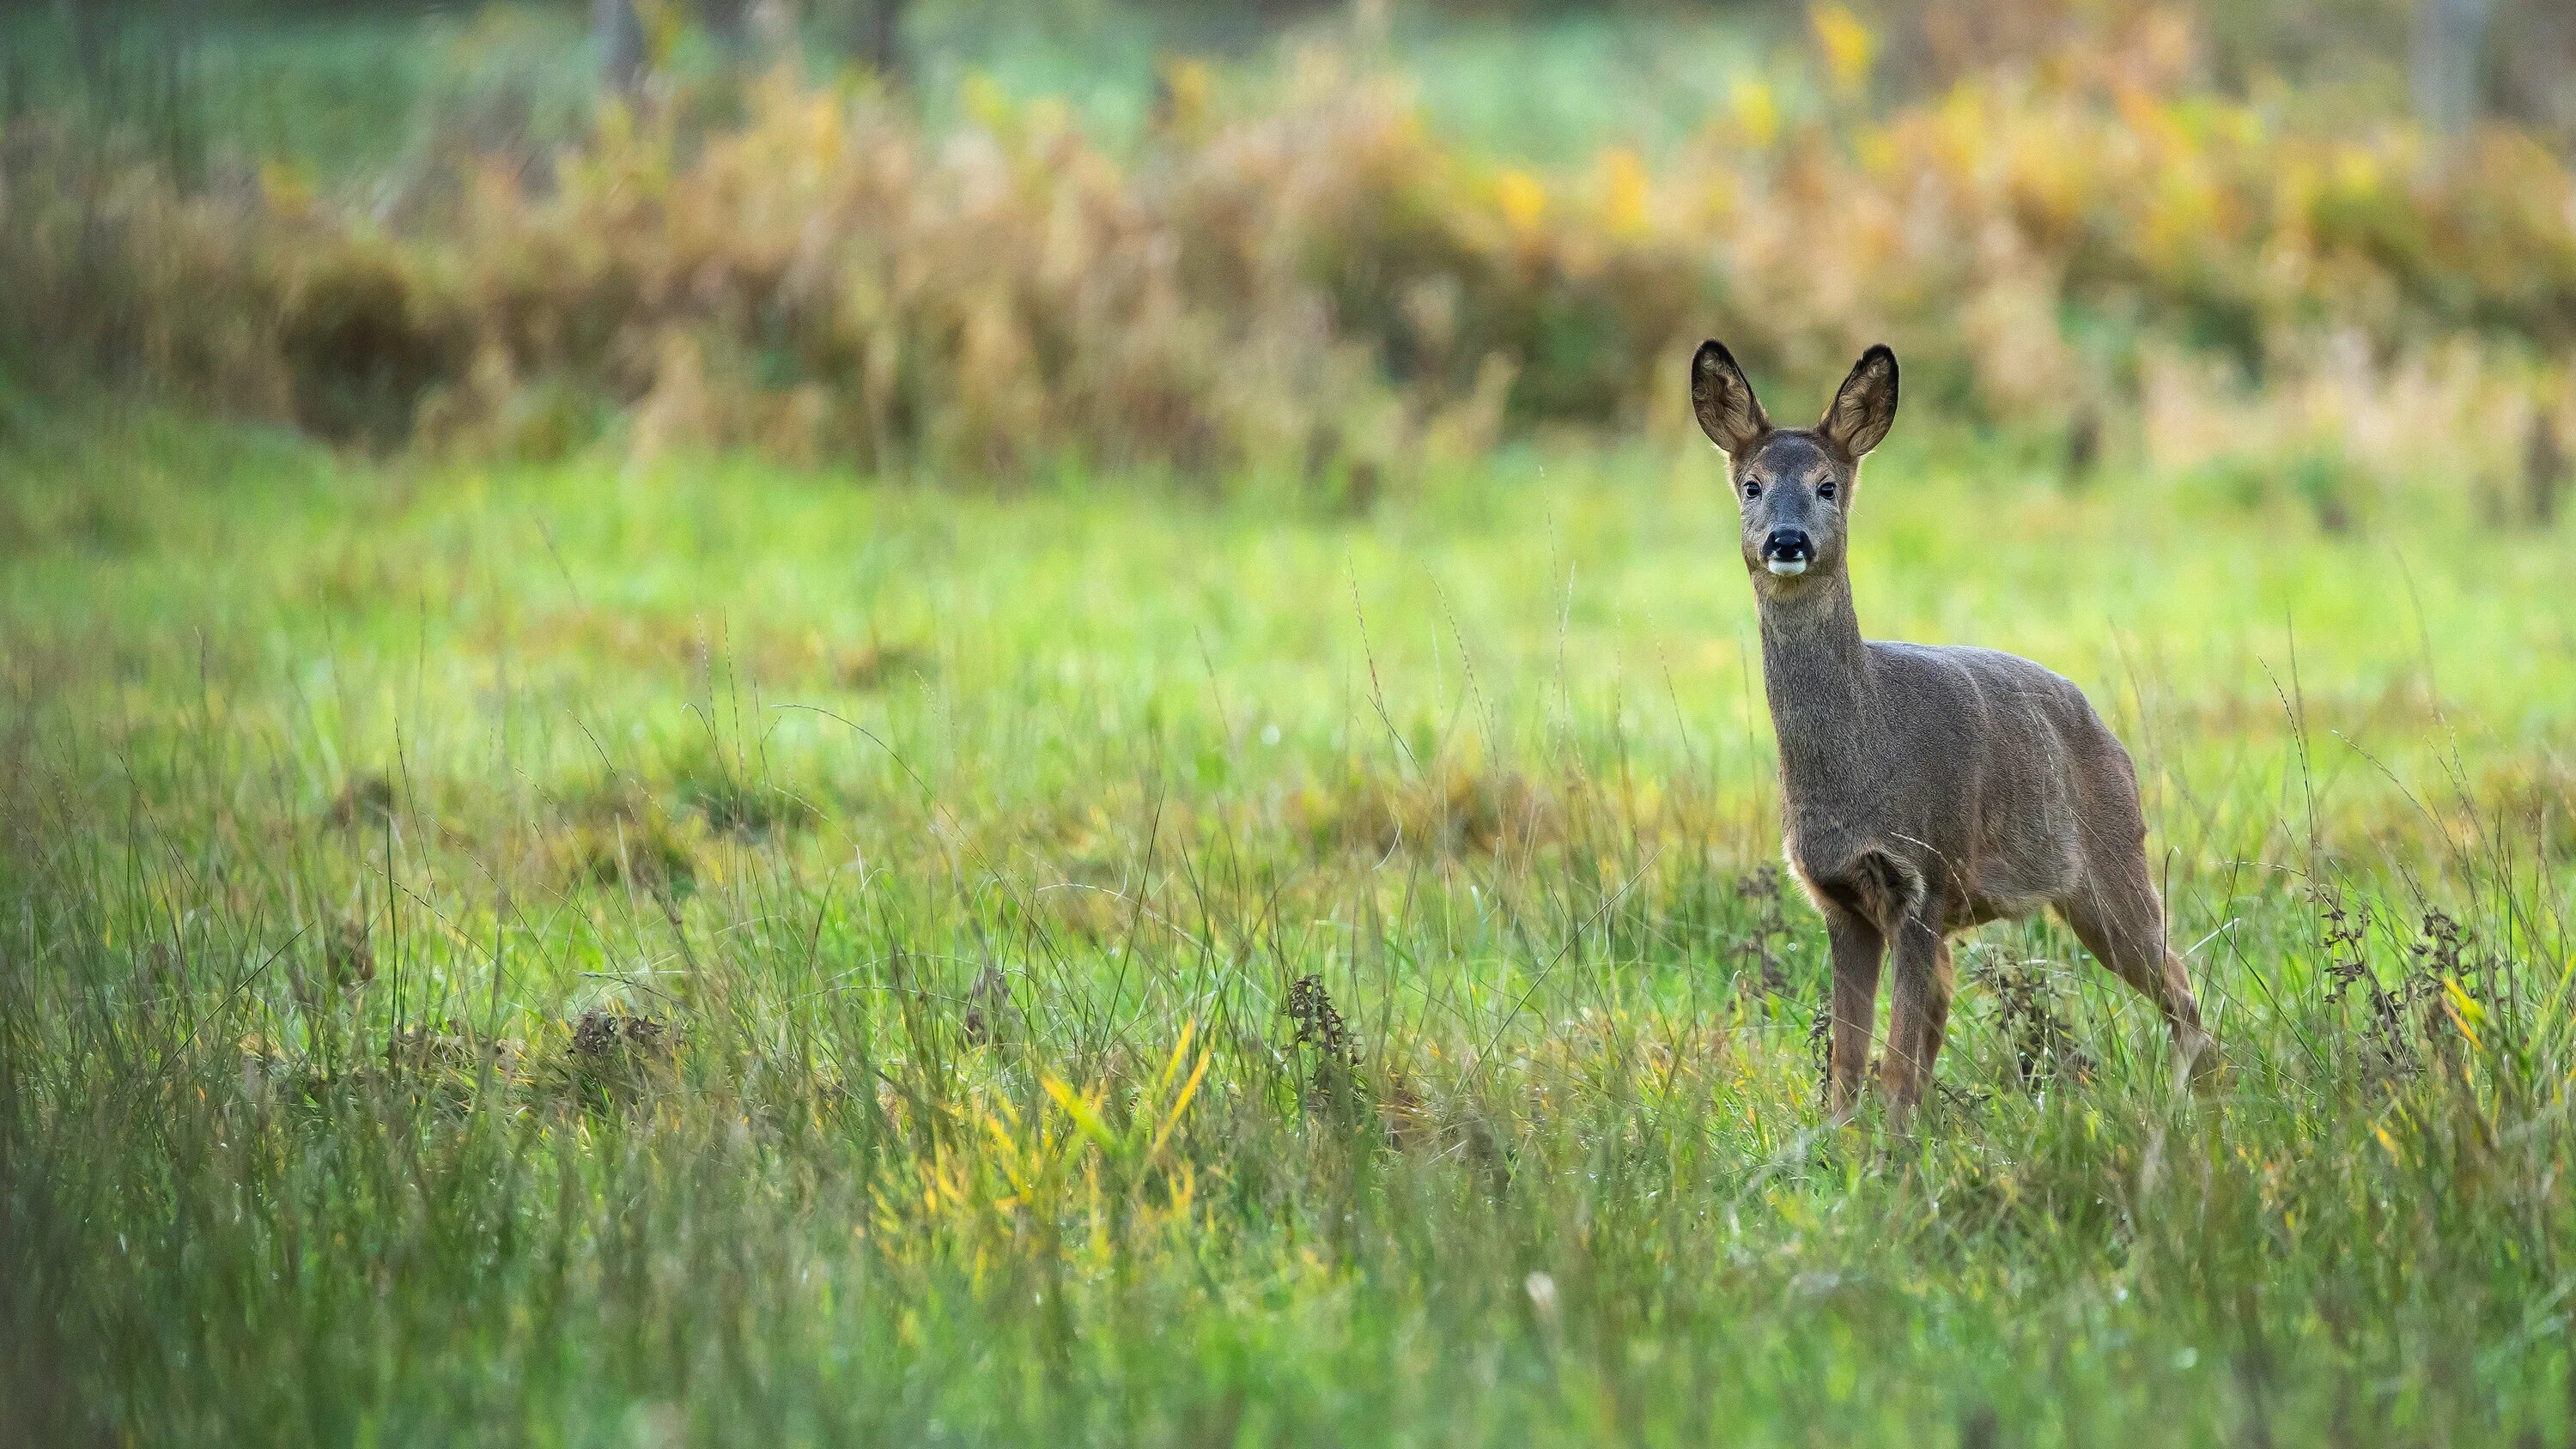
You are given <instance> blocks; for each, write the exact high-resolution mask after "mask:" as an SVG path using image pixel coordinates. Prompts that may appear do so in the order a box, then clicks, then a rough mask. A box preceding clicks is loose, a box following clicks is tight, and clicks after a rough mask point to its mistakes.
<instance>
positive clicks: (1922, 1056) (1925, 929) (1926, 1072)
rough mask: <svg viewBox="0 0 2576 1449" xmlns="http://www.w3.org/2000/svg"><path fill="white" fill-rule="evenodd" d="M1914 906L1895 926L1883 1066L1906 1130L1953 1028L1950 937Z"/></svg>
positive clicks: (1895, 1117)
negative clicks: (1892, 988)
mask: <svg viewBox="0 0 2576 1449" xmlns="http://www.w3.org/2000/svg"><path fill="white" fill-rule="evenodd" d="M1937 919H1938V917H1937V916H1927V915H1926V914H1924V913H1922V912H1916V913H1914V914H1911V915H1909V916H1907V917H1906V920H1905V924H1904V925H1902V926H1899V927H1898V928H1897V932H1896V987H1895V994H1894V996H1893V998H1892V999H1891V1000H1890V1002H1889V1004H1888V1011H1887V1061H1886V1064H1885V1065H1884V1067H1883V1068H1882V1069H1881V1072H1882V1082H1881V1085H1882V1086H1884V1088H1885V1089H1886V1092H1887V1100H1888V1111H1889V1120H1890V1122H1891V1124H1892V1125H1894V1126H1895V1127H1896V1128H1897V1129H1898V1130H1900V1131H1902V1130H1903V1129H1904V1128H1905V1126H1906V1124H1907V1122H1908V1120H1909V1119H1910V1118H1912V1117H1913V1115H1914V1109H1915V1108H1916V1107H1918V1106H1920V1105H1922V1102H1923V1097H1924V1094H1925V1093H1927V1092H1929V1091H1931V1090H1932V1063H1933V1061H1934V1060H1935V1059H1936V1058H1938V1057H1939V1056H1940V1055H1941V1042H1942V1039H1943V1038H1944V1037H1946V1036H1948V1035H1949V1030H1950V982H1951V978H1950V943H1949V942H1948V941H1946V940H1944V939H1943V938H1942V935H1941V928H1940V927H1939V926H1938V925H1936V924H1934V922H1935V921H1936V920H1937Z"/></svg>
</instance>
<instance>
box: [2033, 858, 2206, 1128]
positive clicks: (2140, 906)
mask: <svg viewBox="0 0 2576 1449" xmlns="http://www.w3.org/2000/svg"><path fill="white" fill-rule="evenodd" d="M2059 911H2060V913H2061V914H2063V915H2064V916H2065V917H2066V924H2068V925H2069V926H2072V927H2074V929H2075V935H2076V938H2077V939H2079V940H2081V941H2082V942H2083V943H2084V949H2086V950H2088V951H2090V952H2092V953H2093V956H2094V959H2095V960H2098V961H2100V962H2101V963H2102V964H2103V965H2104V966H2106V967H2109V968H2110V970H2111V973H2112V974H2113V975H2115V976H2118V977H2119V978H2120V979H2121V980H2123V981H2126V982H2128V983H2129V984H2130V985H2131V986H2134V987H2136V988H2137V989H2138V991H2139V993H2140V994H2141V995H2143V996H2145V997H2146V998H2147V999H2148V1000H2149V1001H2152V1002H2154V1003H2155V1004H2156V1009H2157V1010H2158V1011H2159V1012H2161V1013H2163V1015H2164V1019H2165V1030H2166V1031H2167V1032H2168V1033H2170V1034H2171V1035H2172V1037H2173V1044H2174V1052H2175V1054H2176V1055H2178V1056H2179V1057H2181V1059H2182V1062H2183V1065H2184V1068H2185V1069H2186V1070H2187V1071H2188V1072H2189V1073H2190V1074H2191V1076H2192V1077H2193V1078H2194V1079H2195V1080H2198V1079H2201V1078H2204V1077H2206V1076H2207V1075H2208V1073H2209V1072H2211V1071H2212V1070H2214V1069H2215V1068H2216V1067H2217V1066H2218V1060H2219V1058H2218V1051H2217V1043H2215V1042H2213V1041H2212V1040H2211V1039H2210V1035H2209V1033H2208V1032H2207V1031H2205V1030H2203V1029H2202V1027H2201V1024H2200V1003H2199V1002H2198V1001H2197V1000H2195V999H2194V998H2193V996H2192V994H2191V980H2190V978H2189V977H2187V976H2185V975H2184V974H2183V969H2182V959H2181V958H2180V957H2178V956H2176V955H2174V953H2173V952H2172V951H2171V950H2170V949H2169V948H2168V947H2167V946H2166V944H2165V906H2164V901H2163V900H2162V899H2161V898H2160V897H2158V896H2157V894H2156V887H2155V883H2154V882H2153V881H2151V880H2149V879H2148V877H2147V861H2146V857H2145V856H2144V855H2143V854H2138V853H2132V854H2129V855H2128V856H2126V857H2125V858H2123V859H2121V860H2118V861H2113V862H2104V863H2100V864H2097V866H2096V867H2095V868H2094V869H2093V870H2090V871H2088V872H2087V873H2086V878H2085V880H2084V882H2083V884H2082V885H2080V886H2078V887H2077V888H2076V891H2075V893H2074V894H2073V895H2072V896H2070V897H2068V898H2067V899H2066V900H2065V901H2063V902H2061V903H2060V905H2059Z"/></svg>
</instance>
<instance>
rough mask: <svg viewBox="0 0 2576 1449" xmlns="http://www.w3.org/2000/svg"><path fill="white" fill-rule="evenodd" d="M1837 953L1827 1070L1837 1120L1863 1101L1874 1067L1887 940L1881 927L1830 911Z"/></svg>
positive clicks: (1828, 926)
mask: <svg viewBox="0 0 2576 1449" xmlns="http://www.w3.org/2000/svg"><path fill="white" fill-rule="evenodd" d="M1825 935H1826V937H1827V938H1828V939H1829V940H1830V941H1831V942H1832V945H1833V951H1834V999H1833V1040H1832V1043H1831V1045H1830V1047H1829V1049H1828V1055H1827V1057H1826V1068H1825V1105H1826V1106H1827V1108H1828V1109H1830V1110H1831V1111H1832V1112H1833V1114H1834V1116H1835V1117H1837V1118H1842V1117H1848V1116H1850V1115H1851V1113H1852V1110H1853V1109H1854V1108H1855V1107H1857V1106H1859V1105H1860V1085H1861V1077H1862V1076H1863V1074H1864V1073H1866V1072H1867V1070H1868V1067H1869V1041H1870V1028H1871V1027H1872V1026H1873V1025H1874V1024H1875V1021H1876V1018H1877V1016H1878V970H1879V962H1880V960H1881V958H1882V957H1883V956H1884V955H1885V952H1886V947H1887V942H1886V939H1885V938H1884V937H1882V936H1881V935H1879V933H1878V927H1876V926H1873V925H1871V924H1870V923H1869V922H1868V921H1866V920H1863V919H1862V918H1861V917H1859V916H1857V915H1854V914H1852V913H1851V912H1850V911H1847V910H1842V909H1839V908H1830V909H1828V910H1827V911H1826V912H1825Z"/></svg>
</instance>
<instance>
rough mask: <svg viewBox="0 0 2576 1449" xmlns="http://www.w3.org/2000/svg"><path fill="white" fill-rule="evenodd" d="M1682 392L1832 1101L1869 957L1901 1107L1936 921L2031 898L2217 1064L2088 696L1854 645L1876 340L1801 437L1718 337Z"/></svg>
mask: <svg viewBox="0 0 2576 1449" xmlns="http://www.w3.org/2000/svg"><path fill="white" fill-rule="evenodd" d="M1692 394H1693V401H1694V403H1695V404H1696V406H1697V409H1698V412H1699V416H1700V422H1701V426H1702V427H1703V428H1705V429H1706V430H1707V431H1708V434H1709V436H1710V438H1711V439H1712V440H1714V441H1716V442H1717V444H1718V445H1719V446H1720V447H1721V448H1723V449H1725V450H1726V452H1727V454H1728V459H1729V472H1730V475H1731V478H1732V480H1733V483H1734V489H1735V492H1736V495H1737V498H1738V500H1739V503H1740V505H1741V507H1742V509H1743V516H1744V530H1743V543H1744V558H1745V564H1746V567H1747V570H1748V572H1749V573H1750V574H1751V576H1752V578H1753V581H1754V588H1755V594H1756V597H1757V600H1758V603H1759V606H1760V611H1761V626H1762V676H1763V690H1764V694H1765V695H1766V697H1767V699H1768V702H1769V704H1770V708H1771V720H1772V725H1773V728H1774V732H1775V733H1776V734H1777V735H1778V736H1779V742H1780V780H1781V823H1782V830H1783V835H1784V837H1785V839H1784V841H1783V844H1784V847H1785V853H1786V854H1787V857H1788V863H1789V867H1790V869H1791V871H1792V872H1794V873H1795V874H1796V876H1797V878H1798V880H1799V883H1800V884H1801V886H1802V887H1803V888H1804V889H1805V890H1806V892H1807V895H1808V897H1809V899H1810V900H1812V901H1813V902H1814V903H1815V905H1816V909H1817V911H1818V912H1819V913H1820V914H1822V915H1823V916H1824V918H1825V926H1826V934H1827V936H1828V938H1829V939H1830V941H1831V943H1832V948H1833V963H1834V1000H1833V1008H1832V1025H1833V1040H1832V1048H1831V1052H1830V1065H1829V1071H1828V1076H1829V1086H1828V1091H1829V1096H1830V1099H1831V1101H1832V1104H1833V1106H1834V1108H1835V1110H1837V1111H1838V1112H1847V1111H1849V1110H1850V1109H1851V1108H1852V1107H1853V1106H1854V1105H1855V1103H1856V1102H1857V1099H1858V1096H1859V1092H1860V1087H1861V1079H1862V1076H1863V1073H1864V1069H1865V1066H1866V1063H1867V1061H1868V1057H1869V1044H1870V1035H1871V1028H1872V1025H1873V1023H1874V1018H1875V1015H1876V1009H1877V1000H1878V985H1879V978H1880V975H1881V970H1882V963H1883V962H1886V961H1888V960H1889V958H1891V957H1892V960H1893V971H1892V974H1893V976H1894V978H1895V980H1894V991H1893V999H1892V1003H1891V1006H1890V1011H1889V1023H1888V1037H1887V1049H1886V1052H1885V1055H1884V1057H1883V1064H1882V1078H1883V1085H1884V1089H1885V1090H1886V1092H1887V1094H1888V1097H1889V1099H1890V1101H1891V1103H1892V1105H1893V1108H1894V1111H1895V1114H1896V1115H1897V1117H1898V1118H1899V1119H1900V1120H1901V1119H1902V1118H1903V1117H1904V1116H1905V1115H1906V1114H1908V1113H1909V1112H1910V1111H1911V1110H1912V1109H1913V1107H1914V1106H1915V1105H1916V1104H1917V1103H1919V1102H1920V1101H1921V1100H1922V1097H1923V1094H1924V1093H1925V1091H1926V1090H1927V1089H1928V1088H1929V1086H1930V1083H1931V1078H1932V1066H1933V1062H1934V1060H1935V1059H1936V1058H1937V1057H1938V1056H1939V1054H1940V1050H1941V1042H1942V1038H1943V1036H1944V1035H1945V1034H1946V1032H1947V1029H1948V1023H1949V1011H1950V995H1951V987H1952V970H1951V962H1950V950H1949V945H1948V937H1949V935H1950V933H1952V932H1954V931H1959V930H1963V929H1966V928H1968V927H1971V926H1975V925H1980V924H1983V923H1984V922H1987V921H1991V920H1997V919H2008V918H2016V917H2021V916H2027V915H2030V914H2033V913H2034V912H2036V911H2038V910H2040V909H2042V908H2043V907H2053V908H2054V909H2056V910H2057V912H2058V913H2059V914H2060V915H2061V916H2063V917H2064V918H2065V920H2066V921H2067V923H2068V924H2069V925H2070V926H2071V927H2072V928H2073V929H2074V931H2075V933H2076V935H2077V936H2078V937H2079V938H2080V939H2081V940H2082V941H2083V942H2084V944H2085V947H2086V948H2087V949H2088V950H2090V951H2092V953H2093V954H2094V955H2095V956H2096V957H2097V958H2099V959H2100V960H2101V962H2102V964H2103V965H2105V966H2107V967H2109V968H2110V969H2111V970H2112V971H2113V972H2115V973H2116V974H2118V975H2119V976H2120V977H2121V978H2122V979H2123V980H2126V981H2128V982H2129V983H2130V984H2131V985H2133V986H2135V987H2137V988H2138V989H2139V990H2140V991H2142V992H2144V993H2145V994H2146V995H2147V996H2148V997H2149V999H2151V1000H2153V1001H2154V1002H2155V1003H2156V1004H2157V1006H2158V1008H2159V1010H2160V1011H2162V1013H2163V1015H2164V1018H2165V1021H2166V1024H2167V1026H2168V1028H2169V1029H2170V1031H2171V1032H2172V1035H2173V1038H2174V1043H2175V1046H2176V1048H2177V1050H2178V1051H2180V1052H2181V1053H2182V1055H2183V1057H2184V1058H2185V1060H2186V1062H2189V1063H2193V1064H2197V1065H2206V1064H2209V1063H2211V1062H2213V1061H2214V1055H2213V1054H2212V1053H2211V1052H2210V1050H2209V1048H2210V1042H2209V1038H2208V1036H2207V1034H2206V1033H2205V1032H2204V1031H2203V1030H2202V1029H2201V1025H2200V1010H2199V1006H2198V1004H2197V1003H2196V1002H2195V1001H2194V1000H2193V998H2192V994H2191V987H2190V984H2189V982H2188V981H2187V980H2186V978H2185V977H2184V974H2183V970H2182V965H2181V962H2180V961H2178V960H2177V959H2175V957H2174V956H2173V955H2172V953H2171V952H2170V951H2168V950H2167V949H2166V945H2165V922H2164V905H2163V902H2162V900H2161V899H2159V897H2158V896H2157V894H2156V889H2155V884H2154V880H2153V878H2152V877H2151V875H2150V874H2149V872H2148V869H2147V860H2146V850H2145V846H2146V820H2145V816H2144V814H2143V812H2142V811H2141V810H2140V808H2139V804H2138V785H2137V774H2136V771H2135V769H2134V767H2133V766H2132V765H2131V763H2130V760H2129V755H2128V751H2126V750H2125V749H2123V748H2122V747H2121V745H2120V742H2119V740H2118V738H2117V737H2116V736H2114V735H2113V734H2112V733H2111V730H2110V728H2109V727H2108V726H2107V725H2105V724H2103V722H2102V720H2101V717H2100V716H2099V715H2097V714H2096V713H2095V712H2094V710H2093V707H2092V705H2091V704H2090V703H2089V702H2087V701H2086V699H2085V698H2084V694H2083V691H2081V690H2079V689H2078V688H2076V687H2075V685H2074V684H2073V683H2072V682H2070V681H2068V680H2067V679H2065V678H2064V677H2062V676H2060V675H2058V674H2056V673H2053V672H2051V671H2050V670H2047V669H2044V668H2042V667H2041V666H2039V665H2037V664H2034V663H2032V662H2031V661H2029V660H2027V659H2022V658H2018V657H2016V656H2014V655H2010V654H2004V653H2000V652H1998V651H1995V650H1991V649H1975V648H1961V647H1949V646H1932V645H1920V644H1895V643H1880V642H1872V641H1867V640H1864V639H1862V637H1861V633H1860V624H1859V618H1858V615H1857V614H1856V612H1855V611H1854V609H1853V607H1852V596H1851V581H1850V578H1849V576H1848V574H1847V573H1846V572H1845V571H1844V569H1843V567H1842V564H1843V554H1844V547H1843V545H1844V531H1843V519H1844V517H1845V516H1846V515H1845V509H1847V508H1848V507H1849V505H1850V502H1851V499H1852V495H1853V490H1854V485H1855V484H1856V483H1857V481H1858V475H1859V464H1860V459H1861V457H1862V455H1864V454H1866V453H1867V452H1868V451H1869V450H1870V449H1871V448H1873V447H1875V446H1876V445H1877V443H1878V442H1879V440H1880V439H1881V438H1883V437H1884V436H1885V435H1886V432H1887V428H1888V426H1889V425H1890V424H1891V423H1892V422H1893V421H1894V417H1895V410H1896V360H1895V357H1894V355H1893V354H1891V353H1889V352H1888V351H1887V350H1886V349H1884V348H1873V349H1871V351H1870V352H1869V353H1868V354H1866V355H1864V356H1863V357H1862V359H1861V362H1860V364H1859V365H1858V366H1857V367H1855V368H1854V369H1853V370H1852V375H1851V378H1850V379H1848V380H1847V381H1846V382H1845V383H1844V384H1843V388H1842V391H1841V393H1840V394H1838V395H1837V397H1836V398H1835V401H1834V404H1833V406H1832V407H1831V408H1829V409H1828V410H1827V412H1826V415H1825V418H1824V420H1823V421H1822V422H1821V423H1819V424H1818V426H1817V427H1815V428H1813V429H1799V430H1777V429H1773V428H1772V427H1771V426H1770V423H1769V421H1768V420H1767V419H1766V418H1765V417H1764V416H1763V414H1762V410H1761V405H1760V403H1759V402H1757V401H1755V400H1754V397H1753V392H1752V388H1751V387H1750V385H1749V384H1747V383H1746V382H1745V381H1744V378H1743V374H1742V372H1741V371H1740V370H1739V369H1738V368H1737V367H1736V365H1735V360H1734V358H1733V357H1732V356H1731V355H1729V354H1728V353H1727V352H1726V350H1725V349H1724V348H1723V347H1720V346H1719V345H1718V344H1716V343H1709V344H1707V345H1706V346H1704V347H1702V348H1701V350H1700V355H1699V357H1698V358H1696V359H1694V361H1693V364H1692Z"/></svg>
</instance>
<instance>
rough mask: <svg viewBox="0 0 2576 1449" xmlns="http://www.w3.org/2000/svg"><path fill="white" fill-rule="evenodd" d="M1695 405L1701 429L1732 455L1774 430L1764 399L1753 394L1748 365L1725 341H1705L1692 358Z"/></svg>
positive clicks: (1692, 388) (1692, 403) (1692, 402)
mask: <svg viewBox="0 0 2576 1449" xmlns="http://www.w3.org/2000/svg"><path fill="white" fill-rule="evenodd" d="M1691 408H1692V410H1693V411H1695V412H1697V413H1698V414H1699V428H1700V431H1701V432H1703V433H1706V434H1708V440H1709V441H1710V442H1712V443H1715V444H1717V445H1718V446H1719V447H1720V448H1723V449H1725V450H1726V452H1727V455H1728V456H1730V457H1733V456H1737V455H1740V454H1742V453H1743V452H1744V450H1745V449H1746V448H1748V447H1751V446H1752V445H1753V443H1754V442H1755V441H1756V440H1758V439H1760V438H1761V436H1762V435H1763V434H1764V433H1767V432H1769V431H1771V420H1770V419H1769V418H1766V417H1764V416H1763V415H1762V400H1761V399H1760V398H1757V397H1755V396H1754V395H1753V384H1751V383H1749V382H1746V381H1745V380H1744V369H1743V368H1741V367H1738V366H1736V365H1735V354H1734V353H1732V352H1729V351H1727V350H1726V344H1725V343H1723V342H1703V343H1701V344H1700V345H1699V353H1698V355H1697V356H1694V357H1693V358H1691Z"/></svg>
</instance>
